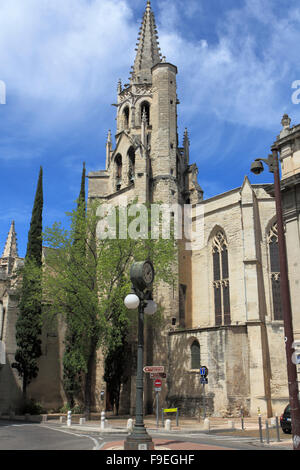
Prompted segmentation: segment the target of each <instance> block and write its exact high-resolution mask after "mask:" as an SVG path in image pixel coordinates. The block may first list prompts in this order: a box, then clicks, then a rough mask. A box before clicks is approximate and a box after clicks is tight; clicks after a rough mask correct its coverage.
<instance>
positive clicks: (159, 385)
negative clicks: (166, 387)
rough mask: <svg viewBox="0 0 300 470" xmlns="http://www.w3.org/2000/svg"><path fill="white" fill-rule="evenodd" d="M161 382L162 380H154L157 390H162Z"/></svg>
mask: <svg viewBox="0 0 300 470" xmlns="http://www.w3.org/2000/svg"><path fill="white" fill-rule="evenodd" d="M161 383H162V382H161V380H160V379H155V380H154V387H155V388H160V387H161Z"/></svg>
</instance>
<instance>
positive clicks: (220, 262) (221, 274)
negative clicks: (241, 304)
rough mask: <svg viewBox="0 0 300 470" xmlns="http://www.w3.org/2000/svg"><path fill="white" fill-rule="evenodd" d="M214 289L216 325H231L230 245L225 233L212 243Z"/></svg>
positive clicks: (215, 238)
mask: <svg viewBox="0 0 300 470" xmlns="http://www.w3.org/2000/svg"><path fill="white" fill-rule="evenodd" d="M212 254H213V287H214V303H215V323H216V325H217V326H218V325H230V323H231V318H230V291H229V269H228V244H227V241H226V237H225V234H224V232H222V231H221V230H220V231H219V232H218V233H217V234H216V236H215V237H214V239H213V243H212Z"/></svg>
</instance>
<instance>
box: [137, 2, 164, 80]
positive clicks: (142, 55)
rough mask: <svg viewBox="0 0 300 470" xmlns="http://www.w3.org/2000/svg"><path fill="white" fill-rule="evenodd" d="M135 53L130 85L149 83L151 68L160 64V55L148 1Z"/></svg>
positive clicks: (152, 15) (152, 14) (153, 19)
mask: <svg viewBox="0 0 300 470" xmlns="http://www.w3.org/2000/svg"><path fill="white" fill-rule="evenodd" d="M136 51H137V53H136V57H135V61H134V66H133V69H132V71H131V78H130V81H131V83H151V81H152V77H151V68H152V67H153V66H154V65H156V64H158V63H159V62H161V53H160V47H159V45H158V35H157V29H156V24H155V18H154V13H153V11H152V10H151V2H150V0H148V1H147V6H146V11H145V13H144V16H143V20H142V26H141V28H140V32H139V42H138V43H137V48H136Z"/></svg>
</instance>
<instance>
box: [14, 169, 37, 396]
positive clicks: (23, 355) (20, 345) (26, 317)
mask: <svg viewBox="0 0 300 470" xmlns="http://www.w3.org/2000/svg"><path fill="white" fill-rule="evenodd" d="M42 213H43V170H42V168H40V172H39V179H38V184H37V190H36V195H35V200H34V205H33V210H32V217H31V223H30V229H29V233H28V243H27V251H26V256H25V263H24V267H23V269H22V272H21V273H22V287H21V291H20V302H19V315H18V319H17V322H16V342H17V350H16V353H15V361H16V362H15V363H13V365H12V367H14V368H16V369H17V371H18V373H19V376H20V377H22V379H23V398H24V399H26V394H27V386H28V385H29V384H30V382H31V381H32V379H33V378H35V377H37V374H38V363H37V360H38V358H39V357H40V356H41V354H42V351H41V339H40V336H41V330H42V315H41V313H42V287H41V270H42Z"/></svg>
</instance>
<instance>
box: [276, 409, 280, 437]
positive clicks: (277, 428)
mask: <svg viewBox="0 0 300 470" xmlns="http://www.w3.org/2000/svg"><path fill="white" fill-rule="evenodd" d="M276 434H277V442H280V434H279V420H278V416H277V415H276Z"/></svg>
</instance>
